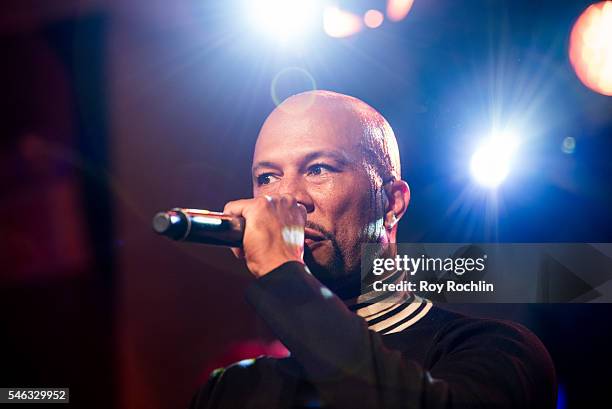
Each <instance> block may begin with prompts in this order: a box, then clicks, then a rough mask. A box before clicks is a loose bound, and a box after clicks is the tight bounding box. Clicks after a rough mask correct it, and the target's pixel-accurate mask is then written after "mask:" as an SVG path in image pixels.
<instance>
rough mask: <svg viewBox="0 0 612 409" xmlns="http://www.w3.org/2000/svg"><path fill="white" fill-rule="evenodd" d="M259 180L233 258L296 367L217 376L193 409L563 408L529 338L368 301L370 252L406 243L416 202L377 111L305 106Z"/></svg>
mask: <svg viewBox="0 0 612 409" xmlns="http://www.w3.org/2000/svg"><path fill="white" fill-rule="evenodd" d="M252 170H253V185H254V188H253V193H254V198H253V199H245V200H237V201H233V202H229V203H228V204H227V205H226V206H225V209H224V212H225V213H229V214H232V215H236V216H242V217H244V218H245V219H246V226H245V233H244V241H243V248H242V249H233V251H234V253H235V254H236V255H237V256H238V257H242V258H244V259H245V261H246V264H247V267H248V269H249V271H250V272H251V273H252V274H253V275H254V276H255V278H256V279H255V280H254V282H253V284H252V285H251V286H250V287H249V288H248V289H247V300H248V301H249V302H250V303H251V304H252V305H253V307H254V308H255V309H256V311H257V313H258V314H259V315H260V316H261V317H262V318H263V319H264V321H265V322H266V323H267V324H268V325H269V327H270V328H271V330H272V331H273V332H274V334H275V335H276V336H277V337H278V339H279V340H280V341H281V342H282V343H283V344H284V345H285V346H286V347H287V349H288V350H289V351H290V356H289V357H288V358H284V359H273V358H269V357H259V358H257V359H255V360H249V361H242V362H240V363H238V364H235V365H232V366H230V367H228V368H225V369H221V370H217V371H215V372H213V374H212V375H211V378H210V379H209V381H208V383H207V384H206V385H204V386H202V387H201V388H200V390H199V391H198V392H197V393H196V395H195V396H194V398H193V400H192V402H191V406H190V408H192V409H196V408H198V409H199V408H265V409H270V408H306V407H308V408H313V407H322V408H554V407H555V399H556V386H555V375H554V369H553V365H552V362H551V360H550V357H549V355H548V353H547V351H546V349H545V348H544V347H543V345H542V344H541V343H540V341H539V340H538V339H537V338H536V337H535V336H534V335H533V334H531V333H530V332H529V331H528V330H526V329H525V328H524V327H522V326H519V325H517V324H513V323H509V322H505V321H496V320H485V319H475V318H469V317H466V316H463V315H460V314H456V313H452V312H448V311H445V310H442V309H439V308H437V307H436V306H432V303H431V302H430V301H427V300H424V299H421V298H419V297H415V296H414V295H413V294H408V293H407V294H403V295H402V296H401V297H399V298H393V299H392V298H386V299H376V296H375V295H373V294H369V293H366V294H359V281H360V260H361V254H360V250H361V245H362V244H364V243H381V244H385V243H394V242H395V240H396V233H397V222H398V220H399V219H401V217H402V216H403V215H404V213H405V211H406V208H407V206H408V202H409V200H410V190H409V188H408V185H407V183H406V182H404V181H403V180H401V172H400V159H399V151H398V147H397V142H396V140H395V136H394V135H393V131H392V129H391V127H390V126H389V124H388V123H387V121H386V120H385V119H384V118H383V117H382V116H381V115H380V114H379V113H378V112H377V111H375V110H374V109H373V108H371V107H370V106H369V105H367V104H365V103H364V102H362V101H360V100H358V99H356V98H352V97H349V96H346V95H341V94H337V93H332V92H327V91H314V92H307V93H303V94H299V95H295V96H293V97H291V98H289V99H287V100H286V101H284V102H283V103H282V104H281V105H280V106H279V107H277V108H276V109H275V110H274V111H273V112H272V114H270V116H269V117H268V119H267V120H266V122H265V123H264V125H263V127H262V129H261V132H260V134H259V137H258V139H257V143H256V147H255V153H254V157H253V168H252ZM386 279H387V280H394V278H393V276H389V277H387V278H386ZM379 298H380V297H379Z"/></svg>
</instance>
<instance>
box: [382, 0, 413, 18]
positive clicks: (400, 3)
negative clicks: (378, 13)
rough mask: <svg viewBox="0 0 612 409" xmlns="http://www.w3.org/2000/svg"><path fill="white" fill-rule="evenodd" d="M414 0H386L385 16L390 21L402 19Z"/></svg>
mask: <svg viewBox="0 0 612 409" xmlns="http://www.w3.org/2000/svg"><path fill="white" fill-rule="evenodd" d="M412 3H414V0H388V1H387V17H389V20H391V21H400V20H402V19H404V18H405V17H406V16H407V15H408V12H410V9H411V8H412Z"/></svg>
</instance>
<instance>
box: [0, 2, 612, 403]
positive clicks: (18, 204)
mask: <svg viewBox="0 0 612 409" xmlns="http://www.w3.org/2000/svg"><path fill="white" fill-rule="evenodd" d="M341 3H342V2H341ZM342 4H343V5H344V6H345V7H346V8H347V9H350V10H352V11H355V12H359V13H363V11H365V10H367V9H368V8H377V7H378V8H382V7H383V6H384V3H383V2H381V1H375V0H372V1H365V0H364V1H354V2H344V3H342ZM381 4H382V5H381ZM589 4H590V2H587V1H573V2H569V1H567V2H563V1H562V2H559V1H548V0H547V1H539V2H533V1H526V0H525V1H510V0H508V1H501V0H499V1H493V0H491V1H469V2H455V1H437V0H434V1H419V0H416V1H415V4H414V6H413V8H412V10H411V12H410V14H409V15H408V17H407V18H406V19H405V20H403V21H401V22H399V23H388V22H385V23H384V24H383V26H382V27H380V28H378V29H377V30H365V31H363V32H361V33H359V34H357V35H355V36H353V37H350V38H347V39H332V38H329V37H326V36H325V35H324V34H323V33H318V32H315V33H314V35H313V36H312V37H311V39H310V40H309V41H308V42H307V43H305V44H304V45H303V46H302V47H279V46H277V45H275V44H274V43H272V42H269V41H268V40H266V39H264V38H262V37H259V36H257V35H255V34H253V33H252V32H251V28H250V27H247V26H246V25H245V24H244V22H243V21H242V18H243V17H242V16H243V15H244V13H246V7H245V5H244V3H243V2H239V1H222V2H221V1H220V2H204V1H199V2H196V1H181V2H165V1H160V0H155V1H144V0H129V1H111V2H103V1H95V0H90V1H78V2H77V1H42V0H39V1H34V0H27V1H13V0H10V1H5V2H3V5H2V9H3V10H2V13H1V14H0V47H1V48H0V56H1V63H0V85H1V88H0V109H1V110H0V112H1V115H0V118H1V120H0V132H1V134H2V138H1V139H0V170H1V173H0V187H1V190H0V211H1V213H0V214H1V217H2V221H1V222H0V240H2V245H1V247H0V262H1V264H0V265H1V266H2V267H1V268H0V311H1V312H0V317H1V318H0V339H1V340H2V349H1V350H0V362H1V363H0V386H7V387H9V386H14V387H17V386H58V387H65V386H68V387H70V388H71V400H72V402H73V403H71V405H72V406H75V407H77V406H78V407H87V408H109V407H118V408H152V409H156V408H160V409H161V408H176V407H184V406H186V404H187V402H188V400H189V399H190V397H191V395H192V393H193V391H194V390H195V388H196V386H197V385H198V384H199V383H201V382H202V380H203V379H205V377H206V375H207V373H208V371H209V370H210V369H211V368H213V367H215V366H218V365H223V364H228V363H229V362H231V361H234V360H237V359H239V358H243V357H247V356H249V355H253V354H255V355H258V354H259V353H262V352H263V351H265V350H266V348H268V350H269V349H270V347H269V343H270V342H271V341H272V340H273V338H272V336H271V334H270V333H269V332H268V331H267V330H266V329H265V327H264V326H263V325H262V323H261V322H260V321H259V320H258V319H257V317H256V316H255V315H254V314H253V311H251V310H250V309H249V307H248V306H247V305H246V303H245V302H244V300H243V298H242V290H243V288H244V286H245V285H247V284H248V283H249V281H250V278H249V274H248V272H247V271H246V269H245V268H244V267H243V266H242V265H241V263H239V262H237V261H235V260H234V259H233V257H232V256H231V254H230V253H229V251H228V250H224V249H219V248H211V247H206V246H199V245H192V244H177V243H174V242H171V241H168V240H165V239H162V238H159V237H156V236H154V235H153V233H152V232H151V227H150V219H151V216H152V215H153V214H154V213H155V212H156V211H158V210H161V209H167V208H171V207H174V206H182V207H196V208H208V209H221V208H222V206H223V205H224V203H225V202H226V201H228V200H232V199H236V198H241V197H248V196H250V189H251V187H250V175H249V168H250V160H251V155H252V148H253V144H254V141H255V138H256V136H257V132H258V129H259V127H260V126H261V124H262V123H263V120H264V119H265V117H266V115H267V114H268V113H269V112H270V111H271V110H272V109H273V108H274V101H273V99H272V97H271V88H270V87H271V84H272V82H273V79H274V78H275V76H277V74H278V73H279V72H281V71H282V70H283V69H286V68H287V67H299V68H300V69H301V70H305V71H307V72H309V73H310V75H311V76H312V78H313V79H314V80H315V82H316V87H317V88H319V89H329V90H333V91H337V92H342V93H347V94H350V95H353V96H356V97H358V98H361V99H363V100H364V101H366V102H368V103H369V104H371V105H372V106H374V107H375V108H377V109H378V110H379V111H380V112H381V113H382V114H383V115H385V116H386V117H387V119H388V120H389V122H390V123H391V125H392V127H393V128H394V130H395V132H396V135H397V137H398V141H399V144H400V150H401V154H402V164H403V177H404V179H405V180H407V181H408V182H409V184H410V186H411V190H412V201H411V204H410V208H409V211H408V213H407V214H406V216H405V218H404V219H403V220H402V222H401V225H400V236H399V241H405V242H418V241H421V242H478V241H499V242H611V241H612V240H611V239H612V237H611V236H612V212H610V207H611V205H612V188H611V187H610V184H609V181H610V180H611V177H612V163H611V162H610V160H609V156H610V153H611V152H612V135H611V131H612V97H606V96H603V95H599V94H596V93H594V92H593V91H590V90H589V89H587V88H586V87H584V86H583V85H582V84H581V83H580V81H579V80H578V79H577V78H576V76H575V74H574V72H573V70H572V67H571V65H570V63H569V60H568V56H567V47H568V41H569V33H570V30H571V27H572V24H573V23H574V22H575V20H576V18H577V17H578V16H579V15H580V13H581V12H582V11H583V10H584V9H585V8H586V7H587V6H588V5H589ZM300 72H302V71H298V70H295V69H292V70H289V71H285V73H287V75H284V76H283V75H281V77H279V78H278V81H277V85H278V88H277V89H276V91H277V92H278V94H279V95H280V96H281V97H285V96H288V95H290V94H292V93H295V92H299V91H303V90H306V89H309V88H310V87H311V85H310V79H309V78H307V77H305V76H303V75H302V74H300ZM492 122H496V123H498V124H499V125H500V126H501V127H509V128H512V129H517V130H518V133H519V136H520V137H521V139H522V140H523V144H522V146H521V150H520V152H519V156H518V160H517V164H516V167H515V169H514V171H513V173H512V174H511V175H510V177H509V178H508V180H507V182H506V183H505V184H504V185H502V187H501V188H500V189H498V191H497V194H496V196H493V195H492V194H490V193H487V192H485V191H483V190H482V189H479V188H477V187H476V186H475V185H474V184H473V182H472V181H471V179H470V177H469V174H468V171H467V170H468V167H469V166H468V165H469V158H470V156H469V155H470V154H471V152H472V151H473V149H474V144H475V143H476V142H477V140H478V139H479V138H480V136H481V135H482V133H483V132H486V131H487V130H488V129H489V128H490V127H491V123H492ZM566 137H573V138H575V140H576V149H575V151H574V152H573V153H572V154H566V153H564V152H562V150H561V145H562V141H563V139H564V138H566ZM451 307H452V308H455V309H460V310H462V311H467V312H471V313H473V314H478V315H483V316H494V317H502V318H508V319H514V320H517V321H520V322H522V323H524V324H525V325H527V326H528V327H529V328H531V329H532V330H533V331H534V332H535V333H536V334H537V335H538V336H539V337H540V338H541V339H542V340H543V342H544V343H545V344H546V346H547V348H548V349H549V351H550V353H551V355H552V357H553V359H554V362H555V365H556V368H557V373H558V380H559V384H560V396H561V399H560V400H559V408H566V407H567V408H570V407H571V408H579V407H587V406H588V405H595V402H602V401H603V402H605V401H606V400H607V399H608V393H607V392H608V390H609V388H610V387H612V378H611V376H610V370H609V365H610V363H611V362H612V352H610V346H609V345H610V341H612V326H610V325H609V319H608V317H609V316H610V313H612V307H611V306H610V305H608V304H604V305H594V304H582V305H575V304H557V305H510V304H507V305H495V306H491V305H488V306H478V305H465V306H451ZM597 406H601V405H600V404H599V405H597Z"/></svg>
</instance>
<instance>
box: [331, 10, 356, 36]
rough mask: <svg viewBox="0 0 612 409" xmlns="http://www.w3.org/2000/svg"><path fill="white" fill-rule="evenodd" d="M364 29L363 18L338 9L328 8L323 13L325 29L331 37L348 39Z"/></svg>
mask: <svg viewBox="0 0 612 409" xmlns="http://www.w3.org/2000/svg"><path fill="white" fill-rule="evenodd" d="M361 28H362V25H361V18H360V17H359V16H357V15H355V14H353V13H349V12H348V11H344V10H340V9H339V8H337V7H326V8H325V11H324V12H323V29H324V30H325V32H326V33H327V35H329V36H330V37H337V38H340V37H348V36H351V35H353V34H355V33H357V32H359V31H360V30H361Z"/></svg>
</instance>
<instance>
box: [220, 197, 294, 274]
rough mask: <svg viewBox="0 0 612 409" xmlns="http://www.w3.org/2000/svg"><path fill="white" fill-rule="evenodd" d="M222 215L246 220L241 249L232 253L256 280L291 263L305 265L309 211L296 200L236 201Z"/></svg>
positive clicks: (259, 198) (291, 198)
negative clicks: (244, 262)
mask: <svg viewBox="0 0 612 409" xmlns="http://www.w3.org/2000/svg"><path fill="white" fill-rule="evenodd" d="M223 213H226V214H230V215H233V216H242V217H244V219H245V221H246V223H245V229H244V238H243V240H242V249H238V248H232V252H233V253H234V255H235V256H236V257H238V258H244V259H245V260H246V263H247V267H248V269H249V270H250V271H251V273H253V275H255V276H256V277H261V276H264V275H266V274H267V273H269V272H270V271H272V270H274V269H275V268H276V267H279V266H280V265H282V264H284V263H286V262H288V261H299V262H300V263H303V262H304V261H303V256H304V224H305V223H306V208H305V207H304V206H302V205H301V204H299V203H298V202H297V201H296V200H295V198H294V197H293V196H290V195H281V196H261V197H257V198H255V199H244V200H236V201H233V202H229V203H227V204H226V205H225V208H224V209H223Z"/></svg>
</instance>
